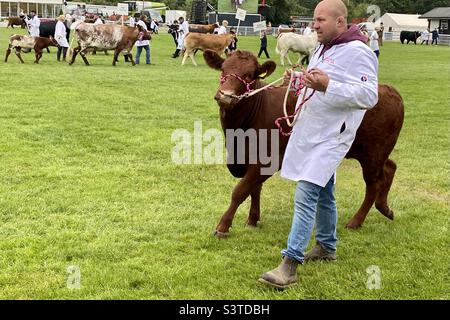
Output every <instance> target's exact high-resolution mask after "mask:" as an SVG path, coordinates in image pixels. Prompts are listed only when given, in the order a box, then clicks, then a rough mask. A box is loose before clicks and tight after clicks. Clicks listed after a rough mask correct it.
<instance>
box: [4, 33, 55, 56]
mask: <svg viewBox="0 0 450 320" xmlns="http://www.w3.org/2000/svg"><path fill="white" fill-rule="evenodd" d="M49 46H53V47H57V46H58V42H56V40H55V39H54V38H53V37H50V38H42V37H32V36H28V35H26V36H22V35H19V34H13V35H12V36H10V37H9V45H8V49H6V57H5V62H8V57H9V55H10V54H11V51H12V50H13V49H15V50H16V55H17V57H18V58H19V60H20V62H22V63H24V62H23V59H22V57H21V56H20V51H21V50H22V49H25V50H26V49H28V50H27V51H26V52H29V51H31V49H34V52H35V56H36V60H35V61H34V63H39V60H40V59H41V57H42V51H43V50H44V49H46V48H48V47H49Z"/></svg>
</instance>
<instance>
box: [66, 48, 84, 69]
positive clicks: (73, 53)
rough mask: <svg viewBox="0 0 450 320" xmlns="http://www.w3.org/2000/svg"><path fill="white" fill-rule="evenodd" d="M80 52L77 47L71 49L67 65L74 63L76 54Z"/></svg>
mask: <svg viewBox="0 0 450 320" xmlns="http://www.w3.org/2000/svg"><path fill="white" fill-rule="evenodd" d="M80 50H81V47H79V46H78V47H76V48H75V49H73V52H72V59H71V60H70V62H69V65H72V64H73V63H74V62H75V58H76V57H77V54H78V52H80Z"/></svg>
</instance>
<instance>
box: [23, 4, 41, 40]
mask: <svg viewBox="0 0 450 320" xmlns="http://www.w3.org/2000/svg"><path fill="white" fill-rule="evenodd" d="M30 17H31V18H27V16H25V22H26V23H27V25H28V28H29V30H30V36H32V37H39V27H40V26H41V20H39V18H38V17H37V16H36V11H34V10H31V11H30Z"/></svg>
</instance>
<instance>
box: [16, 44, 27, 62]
mask: <svg viewBox="0 0 450 320" xmlns="http://www.w3.org/2000/svg"><path fill="white" fill-rule="evenodd" d="M20 50H21V48H20V47H16V56H17V57H18V58H19V60H20V62H22V63H25V62H24V61H23V59H22V56H21V55H20Z"/></svg>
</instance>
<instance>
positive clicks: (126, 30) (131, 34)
mask: <svg viewBox="0 0 450 320" xmlns="http://www.w3.org/2000/svg"><path fill="white" fill-rule="evenodd" d="M74 29H75V38H76V40H77V42H78V47H76V48H75V49H74V50H73V54H72V60H71V61H70V63H69V64H70V65H72V64H73V63H74V62H75V58H76V56H77V54H78V53H80V55H81V58H83V61H84V63H85V64H86V65H87V66H88V65H89V61H88V60H87V59H86V53H87V51H88V50H90V49H92V48H97V49H98V50H114V58H113V62H112V65H113V66H115V65H116V61H117V58H118V56H119V53H121V52H123V54H124V55H125V56H126V57H128V58H129V61H130V62H131V63H132V65H133V66H134V65H135V63H134V60H133V55H132V50H133V46H134V43H135V42H136V41H137V40H138V38H141V39H142V40H150V39H151V38H152V36H151V33H150V31H145V30H144V29H143V28H142V27H141V26H139V25H138V26H137V27H128V26H122V25H118V24H99V25H93V24H88V23H82V22H81V23H79V24H77V25H76V26H75V27H74Z"/></svg>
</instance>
